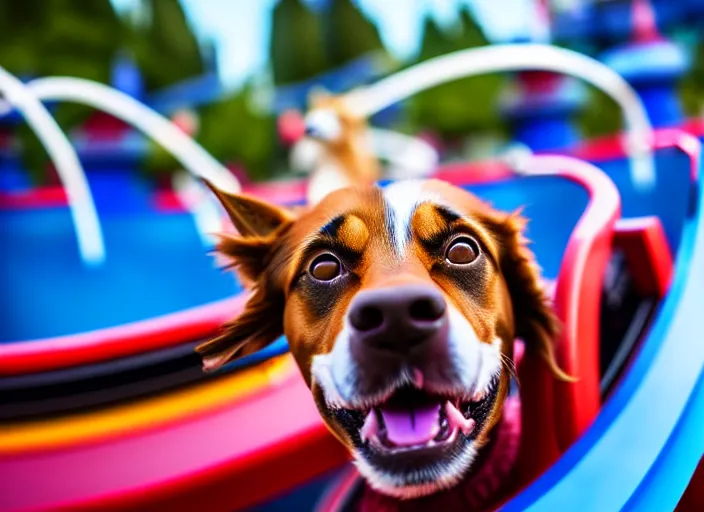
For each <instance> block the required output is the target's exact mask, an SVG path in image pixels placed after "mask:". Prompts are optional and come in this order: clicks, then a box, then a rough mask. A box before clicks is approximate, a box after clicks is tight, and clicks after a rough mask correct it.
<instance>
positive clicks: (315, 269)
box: [308, 254, 342, 281]
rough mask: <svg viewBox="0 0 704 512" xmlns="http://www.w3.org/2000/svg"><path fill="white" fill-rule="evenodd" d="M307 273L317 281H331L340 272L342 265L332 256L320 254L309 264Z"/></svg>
mask: <svg viewBox="0 0 704 512" xmlns="http://www.w3.org/2000/svg"><path fill="white" fill-rule="evenodd" d="M308 272H309V273H310V275H311V276H313V278H315V279H317V280H318V281H332V280H333V279H335V278H336V277H337V276H339V275H340V273H341V272H342V265H341V264H340V260H338V259H337V258H336V257H335V256H333V255H332V254H321V255H320V256H318V257H317V258H315V259H314V260H313V261H312V262H311V264H310V267H309V268H308Z"/></svg>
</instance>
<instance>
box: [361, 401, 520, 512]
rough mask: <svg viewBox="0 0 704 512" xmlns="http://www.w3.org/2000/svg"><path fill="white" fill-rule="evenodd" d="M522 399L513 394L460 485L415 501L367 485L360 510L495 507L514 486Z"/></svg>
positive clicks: (395, 511)
mask: <svg viewBox="0 0 704 512" xmlns="http://www.w3.org/2000/svg"><path fill="white" fill-rule="evenodd" d="M520 432H521V425H520V402H519V400H518V399H517V398H514V397H511V398H509V399H508V400H507V401H506V404H505V405H504V412H503V416H502V419H501V420H500V422H499V423H498V424H497V425H496V427H495V428H494V430H493V431H492V435H491V437H490V440H489V442H488V443H487V445H485V446H484V447H483V448H482V449H481V451H480V452H479V454H478V458H477V460H476V462H475V465H474V467H475V469H474V470H473V471H471V472H470V473H469V474H468V475H467V476H466V477H465V479H464V480H463V481H462V482H461V483H460V484H458V485H457V486H455V487H453V488H452V489H449V490H447V491H442V492H438V493H435V494H432V495H430V496H425V497H423V498H418V499H414V500H399V499H396V498H391V497H389V496H386V495H382V494H380V493H378V492H377V491H375V490H373V489H372V488H370V487H369V486H367V485H365V486H364V490H363V491H362V493H361V496H360V500H359V502H358V503H357V506H356V507H354V509H355V510H356V511H357V512H421V511H427V510H472V511H478V510H493V509H494V508H495V507H496V506H497V505H499V504H500V503H501V501H502V498H504V497H505V496H506V495H507V494H508V493H510V491H511V490H512V487H513V486H514V480H515V479H514V478H512V477H511V473H512V470H513V468H514V467H515V461H516V457H517V454H518V448H519V443H520Z"/></svg>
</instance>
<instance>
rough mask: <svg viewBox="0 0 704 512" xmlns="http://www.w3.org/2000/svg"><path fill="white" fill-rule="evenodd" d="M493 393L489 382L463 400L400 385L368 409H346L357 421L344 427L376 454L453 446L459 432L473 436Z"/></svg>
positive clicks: (495, 390)
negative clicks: (486, 386)
mask: <svg viewBox="0 0 704 512" xmlns="http://www.w3.org/2000/svg"><path fill="white" fill-rule="evenodd" d="M497 393H498V386H497V385H492V386H490V388H489V389H488V390H487V391H486V392H484V393H481V394H477V395H475V397H473V399H472V400H469V401H465V400H462V399H460V398H456V397H451V396H441V395H436V394H431V393H428V392H427V391H425V390H421V389H417V388H414V387H410V386H408V387H402V388H399V389H397V390H396V391H395V392H394V393H393V394H392V395H391V396H390V397H389V398H388V399H386V400H384V401H383V402H381V403H379V404H377V405H376V406H374V407H371V408H369V409H368V410H365V411H348V412H349V413H351V414H352V415H353V416H354V417H355V419H356V420H357V421H354V422H353V423H354V424H355V425H354V426H352V425H350V424H349V423H347V426H348V428H349V427H353V428H354V429H355V430H356V429H358V435H359V440H360V442H361V444H362V445H363V446H365V447H367V448H369V449H371V450H373V451H375V452H377V453H379V454H380V455H381V454H386V455H396V454H399V455H400V454H403V453H409V454H410V453H411V452H429V451H436V449H443V448H446V447H449V446H452V445H454V444H455V442H456V441H457V440H458V437H459V436H460V434H462V437H463V438H464V439H472V438H473V437H475V435H476V433H477V432H476V431H477V429H479V428H481V425H482V424H483V423H484V421H485V420H486V418H487V416H488V415H489V413H490V412H491V407H492V404H493V402H494V400H495V398H496V395H497Z"/></svg>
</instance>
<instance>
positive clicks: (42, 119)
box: [0, 67, 105, 265]
mask: <svg viewBox="0 0 704 512" xmlns="http://www.w3.org/2000/svg"><path fill="white" fill-rule="evenodd" d="M0 91H1V92H2V94H3V96H4V99H3V101H2V106H1V107H0V109H1V110H2V111H0V115H2V114H3V113H9V112H11V111H12V110H13V109H17V110H18V111H19V112H20V113H21V114H22V115H23V116H24V118H25V120H26V121H27V123H28V124H29V125H30V126H31V127H32V129H33V130H34V132H35V133H36V135H37V137H38V138H39V140H40V142H41V143H42V144H43V145H44V147H45V148H46V151H47V153H48V154H49V157H50V158H51V160H52V161H53V162H54V165H55V166H56V171H57V173H58V175H59V178H60V179H61V182H62V183H63V185H64V190H65V191H66V197H67V198H68V204H69V209H70V212H71V217H72V219H73V222H74V225H75V227H76V237H77V241H78V251H79V254H80V255H81V258H82V259H83V261H85V262H86V263H87V264H90V265H97V264H101V263H102V262H103V261H105V243H104V241H103V233H102V231H101V229H100V222H99V220H98V213H97V211H96V208H95V204H94V202H93V196H92V195H91V193H90V187H89V186H88V182H87V180H86V176H85V173H84V172H83V168H82V167H81V164H80V162H79V160H78V157H77V156H76V152H75V151H74V149H73V146H72V145H71V143H70V142H69V141H68V139H67V138H66V135H65V134H64V133H63V132H62V131H61V128H60V127H59V125H58V124H57V123H56V121H55V120H54V118H53V117H52V116H51V114H49V112H48V111H47V110H46V108H44V105H42V103H41V101H40V100H39V99H38V98H37V97H36V95H35V94H34V93H33V91H31V90H30V89H29V88H28V87H27V86H26V85H25V84H23V83H22V82H21V81H20V80H18V79H17V78H16V77H14V76H13V75H12V74H10V73H8V72H7V71H6V70H5V69H4V68H2V67H0Z"/></svg>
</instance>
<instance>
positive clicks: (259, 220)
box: [203, 180, 293, 237]
mask: <svg viewBox="0 0 704 512" xmlns="http://www.w3.org/2000/svg"><path fill="white" fill-rule="evenodd" d="M203 181H204V183H205V184H206V185H207V186H208V187H209V188H210V190H212V191H213V193H214V194H215V196H216V197H217V198H218V200H219V201H220V203H222V205H223V207H224V208H225V211H226V212H227V214H228V216H229V217H230V220H231V221H232V223H233V224H234V226H235V228H237V231H238V232H239V233H240V235H242V236H243V237H253V236H258V237H265V236H267V235H270V234H271V233H272V232H273V231H276V230H277V229H279V228H280V227H281V226H282V224H285V223H286V222H290V221H292V220H293V215H291V214H290V213H289V212H288V211H287V210H285V209H284V208H280V207H277V206H274V205H271V204H269V203H267V202H265V201H262V200H260V199H256V198H254V197H250V196H246V195H241V194H229V193H227V192H223V191H222V190H220V189H218V188H217V187H215V186H214V185H213V184H212V183H210V182H209V181H207V180H203Z"/></svg>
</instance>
